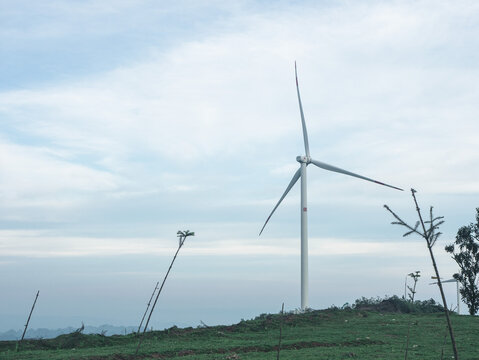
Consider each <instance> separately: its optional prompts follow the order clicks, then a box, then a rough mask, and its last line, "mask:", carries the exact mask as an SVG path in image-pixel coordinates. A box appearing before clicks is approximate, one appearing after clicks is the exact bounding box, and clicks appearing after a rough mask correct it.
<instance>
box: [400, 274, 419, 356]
mask: <svg viewBox="0 0 479 360" xmlns="http://www.w3.org/2000/svg"><path fill="white" fill-rule="evenodd" d="M419 273H420V271H419V270H418V271H416V272H415V273H409V274H408V276H409V277H411V278H412V279H413V281H414V285H413V287H410V286H409V285H408V286H407V288H408V290H409V294H408V295H409V300H411V303H412V304H414V296H415V295H416V285H417V282H418V280H419V277H420V276H421V275H420V274H419ZM404 300H406V299H404ZM410 333H411V323H409V326H408V327H407V337H406V350H405V351H404V360H407V355H408V351H409V339H410Z"/></svg>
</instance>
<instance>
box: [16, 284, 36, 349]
mask: <svg viewBox="0 0 479 360" xmlns="http://www.w3.org/2000/svg"><path fill="white" fill-rule="evenodd" d="M39 294H40V290H38V291H37V296H35V301H34V302H33V306H32V309H31V310H30V315H28V319H27V323H26V324H25V329H24V330H23V334H22V338H21V339H20V341H22V340H23V338H24V337H25V333H26V332H27V328H28V323H29V322H30V318H31V317H32V313H33V309H35V304H36V303H37V299H38V295H39Z"/></svg>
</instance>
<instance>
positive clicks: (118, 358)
mask: <svg viewBox="0 0 479 360" xmlns="http://www.w3.org/2000/svg"><path fill="white" fill-rule="evenodd" d="M364 345H384V342H382V341H375V340H368V339H364V340H355V341H346V342H342V343H322V342H318V341H301V342H296V343H292V344H284V345H282V346H281V349H282V350H301V349H309V348H315V347H341V346H364ZM273 351H275V352H276V351H278V346H277V345H274V346H273V345H263V346H235V347H231V348H227V349H224V348H220V349H211V350H202V351H194V350H182V351H180V352H178V353H177V354H174V353H171V352H169V353H151V354H140V355H138V356H135V355H126V354H125V355H124V354H115V355H109V356H94V357H88V358H87V359H88V360H134V359H135V360H140V359H170V358H174V357H177V356H188V355H199V354H235V355H236V354H244V353H251V352H273ZM349 354H353V353H349ZM353 355H355V354H353ZM350 357H354V356H350ZM83 359H84V358H83Z"/></svg>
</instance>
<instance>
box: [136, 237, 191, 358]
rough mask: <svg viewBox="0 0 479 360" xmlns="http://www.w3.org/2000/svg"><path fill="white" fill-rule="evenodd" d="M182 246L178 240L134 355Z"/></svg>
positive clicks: (181, 242)
mask: <svg viewBox="0 0 479 360" xmlns="http://www.w3.org/2000/svg"><path fill="white" fill-rule="evenodd" d="M183 244H184V240H183V241H181V240H180V244H179V246H178V250H176V253H175V256H174V257H173V260H172V261H171V264H170V267H169V268H168V271H167V272H166V275H165V277H164V278H163V282H162V283H161V286H160V290H158V293H157V294H156V298H155V302H154V303H153V306H152V307H151V310H150V315H148V319H147V320H146V324H145V327H144V328H143V332H142V334H141V336H140V340H139V341H138V346H137V347H136V351H135V355H137V354H138V351H139V350H140V346H141V343H142V342H143V335H144V334H145V332H146V329H147V328H148V324H149V322H150V319H151V315H152V314H153V310H155V306H156V302H157V301H158V298H159V297H160V294H161V290H162V289H163V286H164V285H165V281H166V278H167V277H168V274H169V273H170V270H171V268H172V267H173V263H174V262H175V259H176V256H177V255H178V252H179V251H180V249H181V247H182V246H183Z"/></svg>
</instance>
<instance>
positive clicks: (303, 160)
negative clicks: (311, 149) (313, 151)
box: [296, 155, 311, 165]
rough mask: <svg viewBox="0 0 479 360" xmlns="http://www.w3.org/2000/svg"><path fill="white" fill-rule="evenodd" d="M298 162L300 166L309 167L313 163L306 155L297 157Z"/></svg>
mask: <svg viewBox="0 0 479 360" xmlns="http://www.w3.org/2000/svg"><path fill="white" fill-rule="evenodd" d="M296 161H297V162H299V163H300V164H306V165H308V164H310V163H311V157H310V156H306V155H299V156H296Z"/></svg>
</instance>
